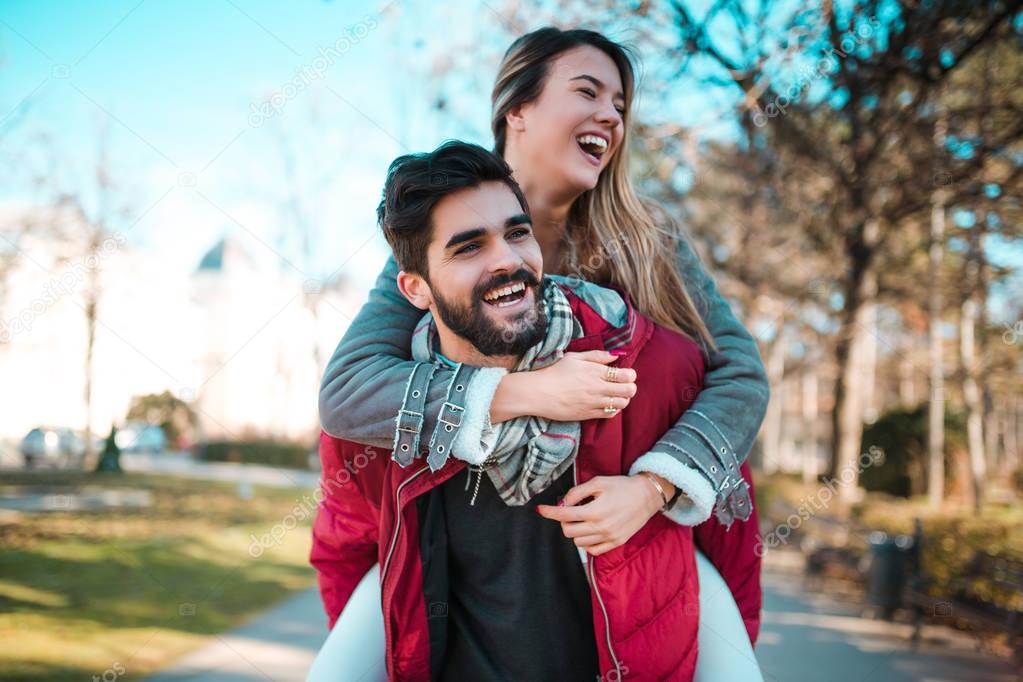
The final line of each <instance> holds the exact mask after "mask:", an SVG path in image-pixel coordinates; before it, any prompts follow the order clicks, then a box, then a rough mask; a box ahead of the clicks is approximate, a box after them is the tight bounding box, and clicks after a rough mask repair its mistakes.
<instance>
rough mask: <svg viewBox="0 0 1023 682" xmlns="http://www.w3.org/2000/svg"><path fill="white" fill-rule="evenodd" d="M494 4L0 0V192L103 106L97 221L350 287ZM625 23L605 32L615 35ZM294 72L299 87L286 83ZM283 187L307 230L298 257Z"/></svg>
mask: <svg viewBox="0 0 1023 682" xmlns="http://www.w3.org/2000/svg"><path fill="white" fill-rule="evenodd" d="M695 4H698V3H695ZM498 6H499V5H498V4H496V3H494V4H488V3H482V2H472V1H471V0H457V1H456V2H445V3H436V4H435V3H425V2H406V1H404V0H403V1H401V2H397V1H396V2H391V3H388V2H311V1H302V2H289V3H279V2H270V1H268V0H209V1H208V2H198V1H196V0H191V1H186V2H170V1H169V0H142V1H140V0H127V1H123V2H121V1H107V2H100V3H97V2H92V3H89V2H79V1H67V2H61V3H54V4H50V3H40V2H28V1H18V2H12V1H9V0H8V1H6V2H2V1H0V83H2V84H3V86H2V88H0V154H2V156H0V201H5V200H6V201H26V200H31V197H32V192H31V188H30V187H29V186H28V185H27V184H26V180H27V179H28V178H29V177H31V174H30V173H28V172H25V171H26V169H29V168H31V169H34V170H35V171H38V172H45V174H48V175H52V176H53V182H54V184H55V185H57V186H59V187H60V188H61V189H62V190H66V191H77V192H81V193H82V194H83V196H85V197H86V198H87V199H88V198H90V197H92V196H93V193H92V188H93V187H94V180H93V178H94V173H95V159H96V156H97V152H98V149H99V146H100V145H99V139H100V132H101V130H102V126H103V121H104V120H106V122H107V123H106V125H107V126H108V128H107V130H108V134H109V137H108V139H109V146H108V148H109V153H110V157H111V163H110V166H111V174H112V176H113V179H114V182H115V183H116V185H117V191H116V194H115V197H116V202H117V204H118V206H123V207H124V209H125V211H124V214H123V216H122V217H121V218H119V219H118V220H117V221H115V224H114V227H115V228H117V229H120V230H122V231H125V232H126V234H127V236H128V241H129V243H130V244H133V245H135V246H138V247H140V248H145V249H150V250H153V251H155V252H158V253H160V255H161V257H163V258H166V259H168V260H170V261H172V262H173V263H175V264H176V265H178V266H180V267H181V268H183V269H192V268H194V267H195V265H196V264H197V263H198V261H199V259H200V257H201V256H202V254H203V253H204V252H205V250H206V249H208V248H209V247H210V246H212V245H213V244H214V243H215V242H216V241H217V240H218V239H219V238H220V237H221V236H222V235H223V234H225V233H230V234H234V235H236V236H238V237H239V238H240V239H242V240H243V241H244V242H245V243H246V244H247V246H248V247H249V249H250V251H251V252H253V254H254V255H255V256H257V257H264V258H267V259H269V260H277V261H279V262H284V261H286V262H287V264H288V265H286V266H285V267H292V268H294V269H296V270H298V271H300V272H301V273H303V275H304V276H307V277H309V278H320V277H323V276H325V275H328V274H330V273H332V272H335V271H336V269H337V268H338V267H339V266H343V267H344V268H345V270H346V271H347V272H348V273H349V274H350V275H351V276H353V277H354V278H355V279H356V281H357V282H358V283H359V284H361V285H366V284H368V283H369V282H370V281H371V278H372V277H373V276H374V275H375V274H376V273H377V272H378V270H379V267H380V265H381V263H382V261H383V259H384V256H385V254H386V244H385V243H384V241H383V239H382V238H381V237H380V236H379V235H378V234H377V231H376V229H375V215H374V209H375V206H376V203H377V201H378V200H379V192H380V187H381V185H382V182H383V177H384V172H385V170H386V167H387V164H388V163H389V162H390V160H391V159H393V158H394V157H395V156H396V155H398V154H400V153H403V152H406V151H416V150H423V149H429V148H432V147H434V146H436V144H438V143H439V142H440V141H441V140H443V139H445V138H449V137H459V138H462V139H469V140H472V141H476V142H480V143H481V144H485V145H489V143H490V135H489V121H488V117H489V94H490V86H491V83H492V78H493V75H494V73H495V71H496V67H497V62H498V60H499V58H500V55H501V53H503V51H504V49H505V48H506V47H507V45H508V43H509V42H510V41H511V39H512V36H513V33H512V32H511V31H509V30H507V29H506V28H505V27H504V26H502V20H501V18H500V17H499V15H498V14H497V13H496V12H495V10H494V9H493V8H494V7H498ZM700 12H701V11H700V10H697V13H698V14H700ZM627 29H628V25H627V23H626V22H622V23H620V24H619V25H618V26H612V27H611V30H610V33H611V35H613V36H615V37H619V38H624V39H626V40H628V38H629V34H628V30H627ZM638 47H640V48H641V49H640V54H641V58H642V60H643V63H644V64H645V66H646V68H647V69H648V70H649V69H652V68H656V60H657V57H658V55H657V54H656V53H653V54H651V49H650V46H645V45H639V46H638ZM331 48H333V49H334V50H336V52H334V53H331V52H329V50H330V49H331ZM654 49H656V47H655V48H654ZM324 50H327V52H324ZM644 50H645V51H644ZM325 54H326V55H328V56H329V57H330V58H329V60H328V59H327V58H326V57H325V56H324V55H325ZM438 73H445V74H446V75H445V76H443V80H441V79H440V78H439V77H438V75H437V74H438ZM296 80H297V81H298V82H300V83H302V84H303V86H304V87H302V88H301V89H299V90H296V91H294V92H290V91H288V90H287V84H288V83H289V82H292V83H293V82H295V81H296ZM441 91H444V92H457V93H458V97H457V98H455V99H453V100H449V102H448V108H447V109H446V110H445V112H443V114H441V113H438V112H436V111H435V110H433V109H432V107H431V105H432V103H433V102H434V101H435V99H436V97H437V93H438V92H441ZM268 100H269V101H271V102H274V103H275V108H274V109H271V110H270V111H269V115H265V112H267V109H266V108H265V107H263V108H261V107H260V105H261V103H263V102H264V101H268ZM731 101H732V100H731V96H730V93H729V94H723V93H719V92H715V91H713V90H711V91H707V90H706V89H696V88H689V87H684V86H680V87H678V88H673V89H672V91H671V92H670V93H668V94H667V96H665V95H664V93H647V94H646V96H643V94H642V91H641V98H640V100H639V107H640V111H639V113H640V115H641V116H644V117H645V118H646V119H647V120H651V119H657V118H668V119H671V120H673V121H675V122H677V123H681V124H683V125H689V126H693V125H704V126H705V128H704V130H705V134H710V135H726V134H727V123H725V121H727V119H728V116H722V115H721V113H722V112H726V111H727V107H728V105H729V104H730V102H731ZM653 107H656V108H657V111H652V110H651V109H652V108H653ZM261 111H262V112H264V114H260V113H254V112H261ZM40 135H45V136H46V137H47V138H48V140H49V141H48V142H47V143H45V144H42V143H40V141H39V136H40ZM284 148H287V149H289V150H290V156H291V160H292V169H293V170H292V171H291V172H289V169H288V164H287V163H286V161H287V156H286V155H285V154H284V153H283V152H282V149H284ZM47 150H49V152H48V151H47ZM47 153H49V154H50V155H51V156H53V158H54V160H52V161H51V160H49V159H47V157H46V154H47ZM296 196H297V197H298V199H299V205H300V206H301V213H302V214H303V215H304V216H305V219H306V221H307V223H308V224H309V225H311V226H312V231H313V232H314V236H315V238H314V248H313V250H312V253H310V254H308V255H303V253H302V249H301V247H300V240H299V239H298V238H297V235H296V230H295V228H294V214H293V213H292V212H291V211H290V210H289V207H290V205H291V204H290V203H289V201H290V200H291V199H293V198H295V197H296ZM997 250H998V251H999V254H998V256H999V257H1004V258H1006V259H1008V260H1010V261H1012V260H1023V259H1017V258H1016V255H1018V254H1014V253H1013V252H1011V251H1010V250H1009V249H1006V248H1004V247H1003V248H1000V249H997ZM1020 265H1023V263H1020Z"/></svg>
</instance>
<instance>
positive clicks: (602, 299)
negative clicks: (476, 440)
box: [412, 277, 633, 506]
mask: <svg viewBox="0 0 1023 682" xmlns="http://www.w3.org/2000/svg"><path fill="white" fill-rule="evenodd" d="M557 279H558V281H564V282H566V284H568V285H569V286H571V287H572V288H573V290H574V291H575V293H576V294H577V295H579V296H580V298H582V299H583V300H584V301H586V302H587V303H588V304H589V305H590V306H592V307H593V308H594V309H595V310H596V311H597V312H598V313H599V314H601V315H602V316H603V317H604V318H605V319H608V320H609V321H610V322H612V323H615V322H618V323H619V324H618V326H624V327H625V329H624V330H623V333H620V334H617V335H615V338H614V342H613V344H612V346H613V347H617V346H621V345H624V344H625V343H627V342H628V341H629V339H631V329H632V327H633V324H632V323H633V319H632V315H631V311H627V309H626V306H625V303H624V301H623V300H622V298H621V296H619V295H618V293H616V292H615V291H612V290H611V289H605V288H603V287H599V286H596V285H594V284H591V283H589V282H583V281H582V280H578V279H575V280H568V279H566V278H557ZM542 290H543V304H544V307H545V309H546V312H547V322H548V325H547V335H546V336H545V338H544V339H543V340H541V341H540V342H539V343H537V344H536V345H535V346H532V347H531V348H529V349H528V350H527V351H526V352H525V353H523V355H522V357H521V358H520V359H519V361H518V363H516V365H515V367H514V368H513V369H512V370H511V371H513V372H521V371H529V370H536V369H543V368H544V367H547V366H549V365H553V364H554V363H555V362H557V361H558V360H560V359H561V358H562V357H564V355H565V348H566V347H567V346H568V344H569V343H570V342H571V341H572V340H573V339H576V338H579V337H581V336H583V334H584V330H583V328H582V325H581V324H579V321H578V320H576V318H575V316H574V315H573V314H572V307H571V304H570V303H569V301H568V298H567V297H566V296H565V293H564V292H563V291H562V290H561V287H560V286H559V285H558V284H556V283H555V282H554V280H553V279H552V278H551V277H544V279H543V286H542ZM424 323H425V324H424ZM418 329H419V331H418V332H417V333H416V334H415V335H414V336H413V338H412V357H413V358H414V359H416V360H418V361H420V362H424V361H425V362H429V361H437V348H436V346H437V330H436V325H435V323H434V321H433V317H432V316H431V314H430V313H427V314H426V315H425V316H424V317H423V320H422V322H421V323H420V325H418ZM609 349H610V347H609ZM493 428H494V435H495V438H494V440H493V443H494V445H493V449H492V450H491V452H490V454H489V455H488V456H487V458H486V460H485V461H484V462H483V463H482V464H480V465H479V466H473V465H470V467H469V479H468V480H467V481H466V489H468V485H469V482H470V481H471V479H472V474H473V473H476V474H477V476H478V478H477V480H476V491H477V492H478V491H479V485H480V477H482V472H483V471H486V472H487V475H488V476H489V477H490V480H491V481H492V482H493V484H494V487H495V488H496V489H497V492H498V494H499V495H500V496H501V499H502V500H504V502H505V504H507V505H509V506H521V505H524V504H526V503H527V502H528V501H529V500H530V499H531V498H532V497H533V496H534V495H536V494H537V493H538V492H540V491H542V490H544V489H545V488H547V487H548V486H549V485H550V484H551V483H553V482H554V481H555V480H556V479H557V478H558V477H559V476H561V474H563V473H564V472H565V471H567V470H568V468H569V467H570V466H571V465H572V463H573V462H574V461H575V456H576V454H577V453H578V451H579V436H580V432H581V430H582V428H581V425H580V423H579V422H559V421H554V420H550V419H544V418H543V417H536V416H524V417H517V418H516V419H511V420H508V421H504V422H501V423H500V424H498V425H497V426H495V427H493ZM475 499H476V494H475V493H474V494H473V497H472V501H473V502H475Z"/></svg>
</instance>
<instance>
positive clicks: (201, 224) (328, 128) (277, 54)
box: [0, 0, 492, 278]
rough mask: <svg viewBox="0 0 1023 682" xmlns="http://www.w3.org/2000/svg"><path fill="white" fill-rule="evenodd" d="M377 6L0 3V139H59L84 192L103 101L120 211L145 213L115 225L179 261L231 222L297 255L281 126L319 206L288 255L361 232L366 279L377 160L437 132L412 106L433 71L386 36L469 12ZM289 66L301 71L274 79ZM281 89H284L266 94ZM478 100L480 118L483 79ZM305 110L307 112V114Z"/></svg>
mask: <svg viewBox="0 0 1023 682" xmlns="http://www.w3.org/2000/svg"><path fill="white" fill-rule="evenodd" d="M383 7H385V4H383V3H312V2H303V3H271V2H244V1H242V0H233V1H228V0H217V1H215V2H204V3H199V2H186V3H170V2H162V1H159V0H147V1H144V2H139V1H138V0H132V1H130V2H106V3H85V2H67V3H61V4H60V5H59V6H58V7H57V8H56V9H55V8H53V7H52V6H44V5H43V4H42V3H33V2H15V3H10V2H8V3H4V4H2V5H0V22H2V23H0V41H2V42H0V58H2V60H3V61H2V63H0V78H2V80H3V83H4V86H3V88H2V90H0V112H2V113H0V116H4V118H3V119H0V120H2V123H0V133H2V137H0V141H2V144H3V152H4V154H5V156H7V155H14V154H17V153H28V155H29V157H30V158H32V159H35V161H36V162H37V163H40V164H41V163H43V162H42V161H41V160H40V159H39V157H40V156H41V152H40V151H39V145H38V144H37V143H36V142H35V136H36V135H38V134H39V133H45V134H47V135H48V136H51V137H52V139H53V142H52V148H53V149H55V150H57V151H58V152H59V155H60V162H59V164H58V165H59V169H58V173H57V174H58V175H59V180H58V182H59V183H60V185H61V187H62V188H67V189H79V190H80V191H83V192H85V193H86V194H89V193H90V187H91V182H90V180H91V176H92V172H93V169H94V167H95V163H94V160H95V158H96V153H97V149H98V141H97V140H98V135H99V130H100V126H101V121H102V120H103V119H104V118H107V120H108V122H109V123H108V125H109V135H110V137H109V139H110V145H109V148H110V154H111V159H112V163H111V167H112V175H113V176H114V178H115V181H117V182H118V184H119V185H120V187H119V190H120V191H119V197H122V198H123V199H125V200H126V201H127V203H129V204H130V208H129V210H128V216H130V217H129V218H127V219H126V221H127V222H126V224H127V225H130V224H131V223H133V222H134V221H135V220H137V218H138V217H139V216H142V219H141V220H139V221H138V222H137V223H136V224H135V225H134V227H132V228H131V233H130V235H129V236H130V239H129V241H130V242H132V243H135V244H137V245H140V246H144V247H149V248H156V249H160V250H161V251H164V252H166V253H167V255H168V257H171V258H175V259H179V260H180V261H181V264H182V267H194V264H195V263H197V262H198V259H199V257H200V256H201V253H202V251H203V250H204V249H205V248H206V247H207V246H209V245H211V244H212V243H213V242H214V241H216V239H217V238H218V237H219V236H220V234H222V233H223V232H235V233H239V234H242V235H243V236H245V237H246V238H249V239H251V240H252V249H253V250H255V251H264V252H265V255H268V256H270V257H274V255H275V254H274V252H275V251H280V252H281V253H282V254H283V255H285V256H286V257H287V258H288V259H289V261H291V262H295V261H296V260H297V259H296V258H295V257H293V256H292V251H293V244H292V243H291V242H292V241H293V236H292V235H289V234H287V228H286V223H285V221H283V220H281V219H280V216H278V215H274V213H275V212H277V211H280V210H281V209H280V208H279V206H280V204H281V203H283V201H284V200H283V199H282V197H285V198H286V197H287V192H288V191H290V189H289V188H290V187H292V186H294V185H295V184H296V183H289V181H288V177H287V175H286V174H285V173H284V170H283V167H284V163H283V157H282V154H281V153H280V147H281V142H280V138H281V136H282V135H283V136H284V137H285V138H286V139H287V143H288V145H289V147H290V148H291V149H292V150H293V152H294V155H295V157H296V158H295V166H296V168H297V169H298V174H299V175H300V176H301V177H300V181H299V182H298V183H297V184H298V185H300V186H303V187H304V186H306V185H315V186H318V187H320V188H321V189H320V190H318V191H316V192H308V193H307V194H308V196H306V197H304V201H305V202H306V204H307V213H308V214H310V215H311V216H312V218H311V220H313V221H315V222H316V223H317V224H320V223H321V221H322V223H323V227H322V228H318V233H319V235H320V237H321V238H320V239H318V247H319V248H317V250H316V255H315V257H314V259H313V261H311V262H310V263H309V264H308V267H306V264H304V263H298V265H299V266H301V267H302V269H304V270H309V272H310V274H311V275H315V276H322V275H323V274H326V273H327V272H329V271H330V266H331V264H335V263H336V262H338V261H339V260H342V259H343V258H345V257H347V256H350V255H351V254H352V253H354V252H356V248H355V247H358V246H359V245H361V244H363V243H365V241H366V239H371V243H370V244H369V245H368V246H366V247H363V250H361V251H358V252H357V253H358V257H356V258H353V259H352V260H351V261H350V262H349V266H350V267H351V266H354V267H355V269H356V270H358V271H360V272H357V273H356V276H361V277H363V278H364V277H365V276H366V273H365V272H361V271H363V270H368V271H372V272H375V271H376V270H377V269H378V267H379V264H380V262H381V261H382V258H383V253H384V249H383V242H382V240H372V237H373V229H372V228H373V209H374V208H375V203H376V200H377V198H378V196H379V188H380V186H381V184H382V181H383V175H384V170H385V169H386V166H387V163H388V162H389V161H390V160H391V159H392V158H393V157H394V156H396V155H397V154H399V153H401V152H402V151H405V150H412V149H421V148H426V147H430V146H433V145H435V144H436V142H437V139H436V135H437V131H436V130H435V128H436V125H435V121H433V120H432V119H430V117H429V116H427V115H425V114H424V110H425V105H426V103H428V102H429V101H430V90H431V88H430V87H429V83H428V81H427V80H426V79H424V78H422V77H421V75H422V74H420V73H417V71H421V70H422V67H423V65H422V64H413V63H410V62H411V61H412V59H413V58H414V57H415V56H416V53H415V52H413V51H412V50H395V49H394V46H395V45H397V44H403V43H408V42H409V41H410V40H415V39H417V33H419V32H421V33H422V37H420V39H421V40H422V41H423V43H424V46H428V45H429V40H430V38H429V36H430V35H431V34H432V35H434V36H440V35H443V36H446V37H447V38H448V39H454V38H458V39H465V40H466V41H471V39H472V36H471V35H464V36H460V35H459V29H458V25H462V26H466V25H467V24H466V22H454V21H453V20H452V19H451V17H448V16H445V15H446V14H449V13H451V14H454V13H457V12H458V11H462V12H463V14H465V15H467V16H472V11H478V10H474V9H473V8H472V7H468V8H467V7H462V8H461V9H460V8H459V7H458V4H457V3H456V4H454V5H452V4H448V5H447V6H446V9H445V10H444V11H430V12H421V11H419V9H417V8H423V7H426V5H423V4H419V5H416V4H414V3H401V4H398V3H395V4H392V5H390V6H388V7H387V9H386V10H385V13H384V14H383V15H381V13H380V10H381V8H383ZM410 8H411V9H410ZM469 23H471V22H469ZM439 26H444V31H439V30H437V29H438V27H439ZM413 27H414V28H413ZM321 48H322V49H323V50H326V51H327V52H325V53H324V52H320V49H321ZM331 49H333V50H335V52H330V50H331ZM324 55H327V56H324ZM328 58H329V61H328ZM490 70H491V71H492V68H491V69H490ZM301 74H304V76H303V75H301ZM296 78H298V79H299V82H301V83H303V84H308V86H307V87H304V88H303V89H301V90H298V91H296V92H289V91H286V90H285V89H284V88H285V84H287V83H289V82H294V81H295V80H296ZM282 92H285V93H287V94H289V95H290V97H285V98H284V99H283V100H282V99H280V98H281V97H283V94H282ZM275 94H276V95H277V96H278V97H277V98H276V99H275V101H276V102H277V103H278V107H277V109H276V110H274V111H273V112H272V114H271V115H270V117H269V118H265V117H261V116H254V115H253V111H256V110H258V106H259V104H260V103H261V102H263V101H264V100H267V99H269V98H270V97H271V96H272V95H275ZM479 99H480V108H479V112H478V113H479V115H480V117H481V118H480V119H479V124H481V125H482V126H485V125H486V113H487V112H486V109H487V101H486V93H481V96H480V98H479ZM254 107H256V109H254ZM314 110H315V111H316V112H317V115H318V116H319V121H320V122H319V124H317V125H316V126H311V125H310V124H309V118H310V116H311V115H312V114H311V112H312V111H314ZM254 119H256V120H257V121H258V123H257V124H256V125H253V120H254ZM481 130H485V127H484V128H482V129H481ZM445 132H446V133H447V134H449V135H462V136H464V135H465V134H466V133H467V132H468V131H465V130H463V129H448V130H446V131H445ZM26 150H27V152H26ZM8 165H10V164H8ZM18 179H19V178H18V176H17V174H15V177H13V178H7V181H5V182H4V183H3V184H4V185H5V187H6V190H5V191H3V195H4V196H3V198H5V199H13V198H18V197H19V195H20V196H24V195H25V192H26V187H25V186H24V185H23V184H22V183H19V182H18ZM303 191H305V190H303ZM168 192H169V193H168ZM199 193H201V194H199ZM197 194H199V196H196V195H197ZM122 227H125V226H124V225H122ZM268 247H270V248H268ZM257 255H258V254H257ZM361 263H367V266H366V267H361V266H360V264H361Z"/></svg>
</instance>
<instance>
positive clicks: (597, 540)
mask: <svg viewBox="0 0 1023 682" xmlns="http://www.w3.org/2000/svg"><path fill="white" fill-rule="evenodd" d="M603 541H604V536H603V535H584V536H582V537H578V538H576V539H575V540H574V542H575V546H576V547H582V548H584V549H585V548H587V547H591V546H593V545H599V544H601V543H602V542H603Z"/></svg>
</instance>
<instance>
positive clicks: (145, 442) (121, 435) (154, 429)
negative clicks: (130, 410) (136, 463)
mask: <svg viewBox="0 0 1023 682" xmlns="http://www.w3.org/2000/svg"><path fill="white" fill-rule="evenodd" d="M114 442H115V443H117V447H118V448H120V449H121V452H163V451H164V450H165V449H166V448H167V436H165V435H164V433H163V429H162V428H160V427H159V426H153V425H152V424H150V423H148V422H144V421H130V422H126V423H125V425H124V426H123V427H122V428H120V429H118V431H117V435H115V436H114Z"/></svg>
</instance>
